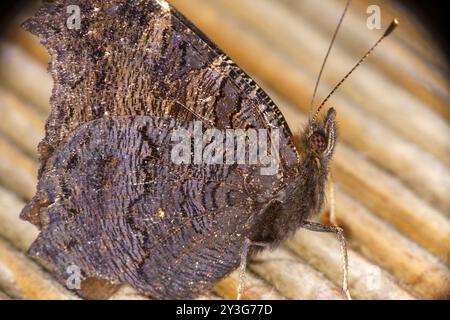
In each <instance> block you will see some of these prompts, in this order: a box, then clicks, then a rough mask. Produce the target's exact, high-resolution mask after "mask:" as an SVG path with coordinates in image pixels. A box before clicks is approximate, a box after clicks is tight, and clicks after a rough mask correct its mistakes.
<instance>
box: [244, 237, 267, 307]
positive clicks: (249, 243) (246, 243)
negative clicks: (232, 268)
mask: <svg viewBox="0 0 450 320" xmlns="http://www.w3.org/2000/svg"><path fill="white" fill-rule="evenodd" d="M268 245H269V244H268V243H264V242H254V241H251V240H250V239H248V238H247V239H245V241H244V246H243V248H242V252H241V263H240V264H239V276H238V286H237V300H241V297H242V293H243V292H244V287H245V270H246V268H247V256H248V251H249V249H250V246H260V247H266V246H268Z"/></svg>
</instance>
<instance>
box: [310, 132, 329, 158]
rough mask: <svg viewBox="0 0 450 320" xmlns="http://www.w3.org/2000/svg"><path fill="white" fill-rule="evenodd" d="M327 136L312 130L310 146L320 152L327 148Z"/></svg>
mask: <svg viewBox="0 0 450 320" xmlns="http://www.w3.org/2000/svg"><path fill="white" fill-rule="evenodd" d="M327 143H328V142H327V138H326V137H325V136H324V135H323V134H322V133H320V132H314V133H313V134H312V136H311V148H313V149H314V150H315V151H316V152H317V153H319V154H321V153H323V152H324V151H325V150H326V149H327Z"/></svg>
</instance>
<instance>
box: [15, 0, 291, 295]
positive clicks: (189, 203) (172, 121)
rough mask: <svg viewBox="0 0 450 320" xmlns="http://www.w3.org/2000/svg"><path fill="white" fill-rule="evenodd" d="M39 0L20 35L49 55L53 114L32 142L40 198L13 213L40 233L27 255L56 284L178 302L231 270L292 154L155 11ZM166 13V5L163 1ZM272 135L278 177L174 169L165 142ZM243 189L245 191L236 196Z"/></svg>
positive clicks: (261, 96)
mask: <svg viewBox="0 0 450 320" xmlns="http://www.w3.org/2000/svg"><path fill="white" fill-rule="evenodd" d="M78 2H79V3H78V6H79V7H80V9H81V13H82V20H81V29H80V30H69V29H68V28H67V26H66V20H67V16H68V14H67V6H68V5H74V4H77V1H74V0H69V1H56V2H53V3H46V4H45V5H44V7H42V8H41V9H40V10H39V12H38V13H37V15H36V17H35V18H33V19H31V20H28V21H27V22H26V23H25V28H26V29H28V30H30V31H32V32H33V33H35V34H36V35H38V36H39V37H40V39H41V41H42V43H43V44H44V45H45V46H46V47H47V49H48V51H49V53H50V55H51V64H50V71H51V73H52V76H53V79H54V82H55V84H54V88H53V94H52V98H51V105H52V110H51V114H50V117H49V119H48V122H47V126H46V136H45V138H44V140H43V141H42V142H41V144H40V146H39V153H40V160H41V168H40V172H39V183H38V191H37V193H36V196H35V197H34V198H33V199H32V201H31V202H30V204H28V205H27V207H25V208H24V210H23V211H22V214H21V217H22V218H24V219H27V220H29V221H30V222H32V223H33V224H35V225H36V226H38V227H40V228H41V233H40V235H39V237H38V239H37V240H36V241H35V242H34V243H33V245H32V247H31V248H30V252H31V254H33V255H35V256H38V257H40V258H41V259H42V260H43V261H45V262H47V264H48V266H49V268H50V269H52V270H53V271H54V272H55V273H56V274H57V275H58V276H59V277H60V279H61V280H64V279H65V277H67V274H66V268H67V266H69V265H71V264H75V265H77V266H79V267H80V268H81V270H82V271H83V274H84V275H85V276H86V277H93V278H99V279H105V280H108V281H110V282H112V283H122V282H128V283H130V284H131V285H132V286H134V287H136V288H138V289H139V290H141V291H142V292H144V293H147V294H151V295H153V296H157V297H160V298H187V297H192V296H195V294H197V293H198V292H200V291H201V290H203V289H205V288H209V287H211V286H212V285H213V284H214V283H215V282H217V281H218V280H219V279H220V278H222V277H223V276H225V275H226V274H227V273H229V272H231V271H232V270H233V269H234V268H236V267H237V266H238V264H239V259H240V252H241V248H242V245H243V241H244V239H245V237H246V236H247V235H248V234H249V232H250V231H249V230H250V229H251V228H252V225H253V221H254V219H255V218H257V217H258V215H259V214H260V213H261V212H262V211H264V208H265V207H266V206H267V204H268V203H269V201H270V200H271V199H273V198H276V197H277V192H278V191H279V190H281V189H282V188H284V186H286V185H287V184H288V183H289V180H290V179H291V177H292V172H293V171H294V170H295V168H296V167H297V165H298V161H299V160H298V154H297V152H296V150H295V147H294V145H293V143H292V141H291V136H290V132H289V129H288V127H287V125H286V124H285V121H284V119H283V117H282V116H281V113H280V112H279V110H278V109H277V108H276V107H275V106H274V104H273V103H272V101H271V100H270V99H269V98H268V97H267V95H266V94H265V93H264V92H263V91H262V90H261V89H260V88H259V87H258V86H257V85H256V84H255V83H254V82H253V81H252V80H251V79H250V77H248V76H247V75H246V74H245V73H244V72H243V71H241V70H240V69H239V68H238V67H237V66H236V65H235V64H233V63H232V62H231V61H230V60H229V59H228V58H227V57H226V55H225V54H223V53H222V52H221V51H220V50H219V49H217V48H216V47H215V46H214V45H213V44H211V43H210V41H209V40H208V39H207V38H206V36H204V35H203V34H201V33H200V32H199V31H198V30H197V29H196V28H195V27H193V26H192V25H191V24H190V23H189V22H188V21H187V20H186V19H185V18H184V17H183V16H181V14H179V13H178V12H176V10H174V9H173V8H171V7H168V6H166V5H164V3H163V2H161V1H150V0H145V1H144V0H142V1H89V2H87V1H78ZM161 4H163V5H161ZM198 120H201V121H202V123H203V126H204V128H213V127H214V128H218V129H226V128H242V129H247V128H255V129H259V128H265V129H269V130H270V129H273V128H280V129H281V130H280V133H281V136H280V161H281V164H280V169H279V172H278V174H276V175H272V176H262V175H260V170H259V169H260V167H259V166H258V165H239V166H238V165H199V164H197V165H194V164H191V165H188V164H186V165H175V164H174V163H173V162H172V161H171V160H170V149H171V147H172V144H173V142H172V141H171V138H170V135H171V133H172V132H173V131H174V130H176V129H179V128H186V129H192V126H193V122H194V121H198ZM248 184H251V185H252V187H251V190H248V189H247V186H248Z"/></svg>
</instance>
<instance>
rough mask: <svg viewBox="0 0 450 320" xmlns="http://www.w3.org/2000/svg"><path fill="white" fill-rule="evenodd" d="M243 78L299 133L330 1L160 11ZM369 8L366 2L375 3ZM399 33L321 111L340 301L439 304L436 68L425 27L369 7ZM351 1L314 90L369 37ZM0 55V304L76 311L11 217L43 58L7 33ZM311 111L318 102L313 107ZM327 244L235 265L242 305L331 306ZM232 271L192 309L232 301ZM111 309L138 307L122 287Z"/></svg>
mask: <svg viewBox="0 0 450 320" xmlns="http://www.w3.org/2000/svg"><path fill="white" fill-rule="evenodd" d="M169 2H171V3H172V4H173V5H174V6H176V7H177V8H178V9H179V10H180V11H181V12H183V13H184V14H185V15H186V16H187V17H188V18H190V19H191V20H192V21H193V22H194V23H195V24H196V25H198V26H199V28H200V29H202V30H203V31H204V32H205V33H206V34H207V35H208V36H210V37H211V39H212V40H213V41H214V42H216V43H217V44H218V45H219V46H220V47H222V48H223V49H224V51H225V52H227V53H228V54H229V55H230V56H231V57H232V59H233V60H234V61H236V62H237V63H238V64H239V65H240V66H242V67H243V68H244V69H245V70H246V71H248V72H249V73H250V74H251V75H253V76H254V77H255V78H256V79H257V80H258V82H259V83H260V84H261V86H262V87H263V88H265V89H266V90H267V91H268V93H269V95H270V96H271V97H272V98H273V99H274V100H275V101H276V103H277V104H278V106H279V107H280V109H281V110H282V112H283V113H284V115H285V116H286V119H287V121H288V123H289V125H290V127H291V129H292V131H293V132H299V130H301V128H302V126H303V124H304V123H305V119H306V117H305V112H306V111H307V109H308V105H309V99H310V96H311V92H312V89H313V85H314V81H315V78H316V76H317V74H318V70H319V69H320V64H321V61H322V57H323V56H324V54H325V52H326V49H327V46H328V43H329V41H330V38H331V35H332V32H333V29H334V27H335V25H336V23H337V21H338V19H339V15H340V11H341V10H342V8H343V6H344V3H343V1H337V0H327V1H320V2H319V1H313V0H302V1H297V0H258V1H256V0H214V1H212V0H189V1H185V0H171V1H169ZM377 2H378V1H375V3H377ZM378 4H379V5H380V7H381V8H382V17H383V24H384V25H387V23H389V21H390V20H391V18H392V17H394V16H398V17H399V18H400V20H401V22H402V23H401V26H400V27H399V28H398V30H397V31H396V32H395V33H394V34H393V35H392V36H391V37H390V38H388V39H386V41H385V42H384V43H383V44H382V45H381V46H380V48H379V49H378V50H377V51H376V52H375V53H374V55H373V56H372V57H371V58H370V59H369V61H368V63H366V64H365V65H364V66H362V67H361V68H360V69H359V70H358V71H357V73H355V74H354V75H353V76H352V77H351V79H350V80H348V81H347V82H346V84H345V85H344V86H343V87H342V89H341V90H340V91H339V92H338V93H337V94H336V95H335V96H334V97H333V98H332V100H331V101H330V103H329V105H330V106H331V105H332V106H334V107H336V109H337V111H338V121H339V127H340V144H339V147H338V150H337V153H336V155H335V158H334V165H333V176H334V180H335V185H336V189H337V190H336V209H337V218H338V222H339V224H340V225H341V226H343V227H344V229H345V231H346V236H347V239H348V241H349V242H350V251H349V255H350V256H349V261H350V270H349V273H350V291H351V292H352V295H353V297H354V298H357V299H358V298H359V299H416V298H420V299H448V298H449V297H450V270H449V264H450V220H449V217H450V197H449V190H450V170H449V165H450V140H449V137H450V125H449V119H450V106H449V102H450V91H449V83H448V65H447V64H446V60H445V56H444V55H443V54H442V53H440V51H439V48H438V47H437V46H436V44H434V43H432V42H431V40H430V39H431V37H430V36H429V34H428V33H427V30H426V28H425V27H423V26H422V25H421V24H420V22H418V21H416V20H415V18H414V17H412V16H410V15H409V14H408V13H407V12H406V11H404V9H403V8H402V7H401V6H398V5H394V4H393V3H391V2H389V3H387V2H382V1H380V2H379V3H378ZM367 5H368V1H366V0H361V1H354V3H353V4H352V6H351V9H350V12H349V13H348V16H347V18H346V20H345V22H344V25H343V28H342V30H341V33H340V35H339V36H338V38H337V44H336V46H335V48H334V49H333V51H332V53H331V59H330V61H329V64H328V65H327V67H326V69H325V74H324V78H323V81H322V83H321V87H320V90H319V98H322V97H324V95H326V94H327V93H328V92H329V90H330V88H331V87H332V86H333V85H334V84H335V83H336V82H337V81H339V80H340V78H341V77H342V76H343V75H344V74H345V72H346V71H347V70H348V69H350V68H351V67H352V66H353V64H354V63H355V62H356V61H357V59H359V57H360V56H361V55H362V54H363V53H364V52H365V51H366V49H367V48H368V47H369V46H370V45H371V44H373V42H374V41H375V40H376V39H377V38H378V36H379V35H380V32H381V31H377V30H373V31H372V30H368V29H367V28H366V26H365V21H366V17H367V15H366V13H365V11H366V8H367ZM31 12H32V8H31V9H26V10H24V12H23V14H22V15H21V16H20V17H19V18H18V19H17V22H16V23H15V24H14V25H13V26H12V27H11V30H10V32H9V35H8V37H7V39H5V40H3V41H2V43H1V44H0V299H5V298H8V297H12V298H24V299H46V298H47V299H48V298H49V299H77V298H78V297H76V296H75V295H74V294H73V293H71V292H69V291H68V290H66V289H65V288H63V287H62V286H61V285H60V284H58V283H56V282H55V280H53V279H52V276H51V274H49V273H47V272H46V271H45V270H43V269H42V268H41V267H40V266H39V265H38V264H37V263H36V262H34V261H33V260H31V259H29V258H28V257H27V256H26V255H25V254H24V252H25V251H26V249H27V247H28V246H29V245H30V243H31V242H32V241H33V239H34V238H35V237H36V235H37V230H36V229H35V228H34V227H33V226H32V225H31V224H29V223H25V222H22V221H21V220H19V218H18V214H19V212H20V210H21V209H22V207H23V206H24V204H25V202H26V201H28V200H29V199H30V198H31V197H32V195H33V194H34V192H35V184H36V173H37V160H36V145H37V143H38V142H39V140H40V139H41V137H42V136H43V127H44V123H45V119H46V116H47V113H48V111H49V96H50V93H51V87H52V80H51V78H50V76H49V74H48V73H47V72H46V63H47V60H48V58H47V55H46V52H45V51H44V49H43V48H42V47H41V46H40V45H39V43H38V42H37V40H36V39H35V38H34V37H32V36H31V35H28V34H26V33H25V32H23V31H20V29H19V28H18V24H19V21H21V20H23V19H24V18H25V17H26V16H28V15H30V14H31ZM319 100H320V99H319ZM340 259H341V258H340V252H339V245H338V241H337V239H335V238H334V237H333V236H331V235H325V234H317V233H312V232H308V231H304V230H301V231H299V232H298V233H297V234H296V235H295V236H294V237H292V238H291V239H290V240H288V241H287V243H286V244H285V245H284V246H283V247H281V248H279V249H277V250H275V251H272V252H269V251H265V252H263V254H261V255H260V256H259V257H258V258H257V259H256V261H254V262H252V263H251V264H250V265H249V270H248V273H247V278H246V287H247V290H246V292H245V294H244V298H249V299H284V298H289V299H342V298H344V296H343V295H342V293H341V290H340V285H341V277H342V273H341V260H340ZM236 285H237V276H236V273H234V274H232V275H231V276H230V277H228V278H226V279H224V280H223V281H222V282H220V283H219V284H217V285H216V287H215V288H214V290H213V292H211V293H205V295H204V296H203V297H201V298H204V299H206V298H227V299H230V298H231V299H232V298H235V296H236ZM111 298H113V299H121V298H130V299H132V298H137V299H139V298H145V297H142V296H140V295H139V294H138V293H136V292H135V291H134V290H133V289H131V288H129V287H127V286H124V287H123V288H121V289H120V290H119V291H118V292H116V293H115V294H114V295H113V296H112V297H111Z"/></svg>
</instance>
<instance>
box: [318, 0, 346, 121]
mask: <svg viewBox="0 0 450 320" xmlns="http://www.w3.org/2000/svg"><path fill="white" fill-rule="evenodd" d="M350 2H351V0H347V3H346V4H345V8H344V11H343V12H342V15H341V18H340V19H339V22H338V25H337V27H336V30H335V31H334V34H333V38H332V39H331V42H330V45H329V46H328V51H327V54H326V55H325V58H324V59H323V62H322V66H321V67H320V71H319V76H318V77H317V80H316V84H315V86H314V91H313V94H312V97H311V103H310V105H309V120H310V121H309V122H310V123H311V115H312V114H313V108H314V100H315V99H316V95H317V89H318V88H319V83H320V79H321V78H322V73H323V69H324V68H325V64H326V63H327V60H328V56H329V55H330V51H331V48H333V44H334V40H335V39H336V36H337V34H338V31H339V29H340V28H341V24H342V21H343V20H344V17H345V14H346V13H347V9H348V7H349V5H350Z"/></svg>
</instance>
